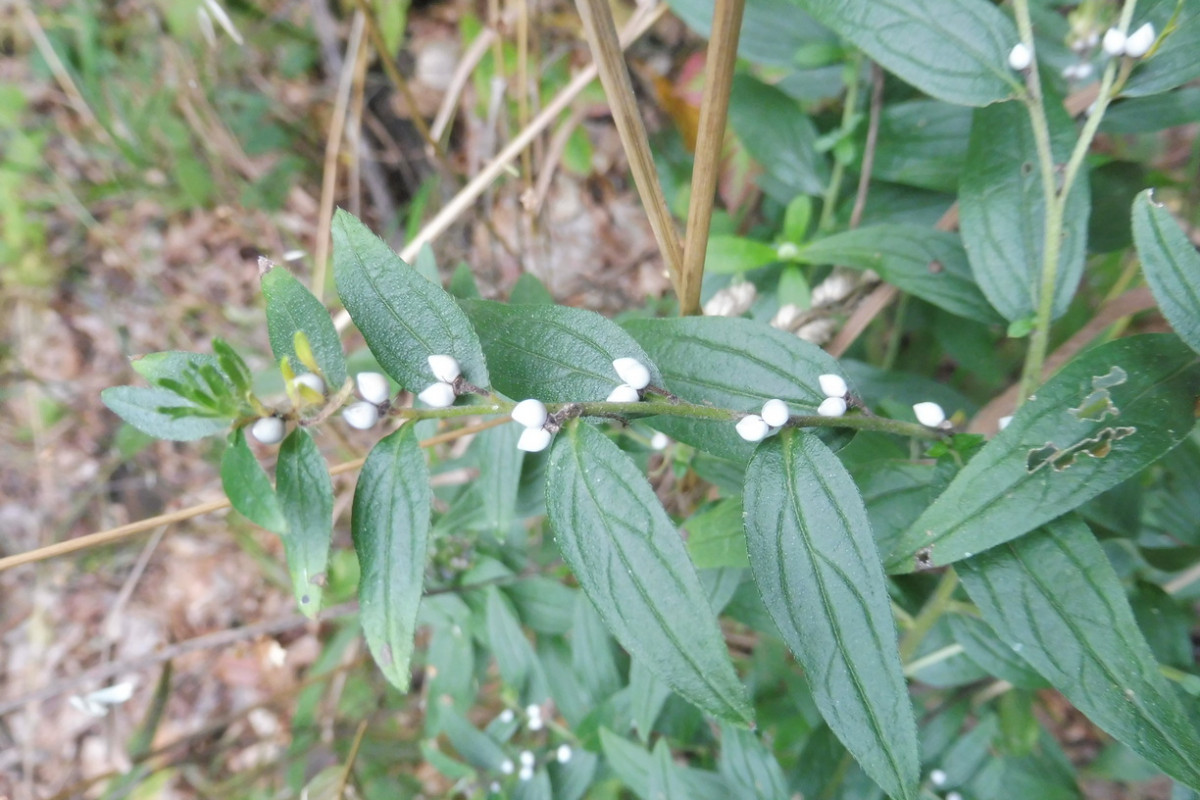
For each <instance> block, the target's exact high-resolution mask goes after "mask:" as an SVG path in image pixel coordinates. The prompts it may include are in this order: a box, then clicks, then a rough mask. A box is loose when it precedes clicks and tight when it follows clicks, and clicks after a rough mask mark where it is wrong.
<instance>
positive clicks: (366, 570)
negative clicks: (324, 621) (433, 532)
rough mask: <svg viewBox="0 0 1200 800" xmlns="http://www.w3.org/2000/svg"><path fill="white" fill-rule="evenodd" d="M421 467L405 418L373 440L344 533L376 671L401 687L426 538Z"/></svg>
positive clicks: (425, 479) (424, 470)
mask: <svg viewBox="0 0 1200 800" xmlns="http://www.w3.org/2000/svg"><path fill="white" fill-rule="evenodd" d="M432 499H433V498H432V494H431V492H430V489H429V469H428V467H426V466H425V455H424V453H422V452H421V447H420V445H419V444H417V436H416V432H415V428H414V427H413V425H412V424H408V425H405V426H403V427H401V428H400V429H399V430H398V431H396V432H395V433H392V434H389V435H388V436H386V437H384V438H383V439H381V440H380V441H379V442H378V443H377V444H376V445H375V446H374V447H373V448H371V452H370V453H369V454H368V455H367V460H366V462H365V463H364V464H363V468H362V474H361V475H359V478H358V486H357V487H356V488H355V490H354V510H353V514H352V516H351V520H350V534H351V536H352V537H353V539H354V552H355V553H357V554H358V563H359V566H360V567H361V569H362V575H361V577H360V578H359V583H358V606H359V618H360V619H361V621H362V627H363V635H364V636H365V637H366V640H367V646H368V647H369V648H370V650H371V655H372V657H373V658H374V659H375V663H376V664H378V665H379V669H380V671H381V672H383V674H384V677H386V678H387V679H388V681H389V682H390V683H391V684H392V685H393V686H395V687H396V688H397V689H399V690H400V691H402V692H403V691H407V690H408V683H409V660H410V658H411V657H412V649H413V636H414V635H415V634H416V627H417V610H418V608H419V606H420V603H421V593H422V590H423V588H424V585H425V552H426V549H427V547H428V542H429V508H430V503H431V502H432Z"/></svg>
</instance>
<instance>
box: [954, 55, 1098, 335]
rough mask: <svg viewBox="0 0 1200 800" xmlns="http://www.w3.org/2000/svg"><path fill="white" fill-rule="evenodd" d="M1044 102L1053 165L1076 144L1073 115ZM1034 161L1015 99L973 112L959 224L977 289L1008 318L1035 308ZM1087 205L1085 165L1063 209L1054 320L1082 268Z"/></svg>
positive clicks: (1040, 202) (1039, 230)
mask: <svg viewBox="0 0 1200 800" xmlns="http://www.w3.org/2000/svg"><path fill="white" fill-rule="evenodd" d="M1013 41H1016V40H1015V39H1014V40H1013ZM1045 106H1046V116H1047V121H1048V122H1049V125H1050V149H1051V152H1052V153H1053V155H1054V159H1055V162H1056V163H1059V164H1062V163H1066V161H1067V159H1068V158H1069V157H1070V155H1071V150H1072V149H1073V148H1074V145H1075V137H1076V133H1075V121H1074V120H1072V119H1071V117H1070V116H1068V115H1067V112H1066V111H1065V110H1063V107H1062V104H1061V103H1059V102H1058V100H1057V99H1056V98H1054V97H1048V98H1047V101H1046V103H1045ZM1037 165H1038V157H1037V147H1036V145H1035V143H1034V138H1033V128H1032V127H1031V124H1030V121H1029V114H1028V112H1027V111H1026V108H1025V106H1024V105H1023V104H1022V103H1020V102H1018V101H1014V102H1011V103H999V104H997V105H994V106H989V107H987V108H981V109H977V110H976V111H975V119H974V121H973V123H972V124H971V141H970V144H969V145H968V147H967V164H966V169H965V170H964V171H963V176H962V182H961V184H960V186H959V193H958V202H959V219H960V227H961V230H962V237H963V244H964V245H966V248H967V252H968V253H969V254H970V257H971V269H972V270H973V271H974V273H975V279H976V280H977V281H978V282H979V288H980V289H982V290H983V293H984V294H985V295H987V298H988V300H990V301H991V303H992V305H993V306H995V307H996V310H998V311H999V312H1000V313H1001V314H1002V315H1004V318H1005V319H1008V320H1010V321H1012V320H1018V319H1021V318H1023V317H1030V316H1033V315H1034V314H1035V313H1036V311H1037V307H1038V294H1039V287H1040V285H1041V274H1042V252H1043V250H1044V249H1045V248H1044V245H1045V220H1046V197H1045V195H1044V193H1043V192H1042V178H1041V171H1040V170H1039V168H1038V166H1037ZM1090 207H1091V195H1090V192H1089V191H1088V179H1087V171H1086V168H1085V169H1081V170H1080V172H1079V175H1078V177H1077V178H1076V180H1075V183H1074V185H1073V186H1072V187H1071V193H1070V195H1069V196H1068V197H1067V203H1066V208H1065V210H1064V214H1063V238H1062V249H1061V252H1060V253H1059V262H1058V273H1057V276H1056V280H1055V284H1054V317H1055V318H1057V317H1059V316H1061V315H1062V314H1063V312H1065V311H1066V310H1067V306H1068V305H1069V304H1070V302H1071V298H1072V297H1073V296H1074V294H1075V287H1076V286H1077V285H1078V284H1079V277H1080V275H1081V274H1082V273H1083V259H1084V256H1085V255H1086V253H1087V225H1088V214H1089V209H1090Z"/></svg>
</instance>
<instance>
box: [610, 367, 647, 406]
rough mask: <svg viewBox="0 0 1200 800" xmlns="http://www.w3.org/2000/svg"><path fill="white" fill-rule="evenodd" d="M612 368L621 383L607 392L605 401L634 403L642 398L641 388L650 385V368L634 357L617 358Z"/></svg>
mask: <svg viewBox="0 0 1200 800" xmlns="http://www.w3.org/2000/svg"><path fill="white" fill-rule="evenodd" d="M612 365H613V369H614V370H616V372H617V377H618V378H620V379H621V381H622V383H621V385H619V386H618V387H617V388H615V389H613V390H612V391H611V392H609V393H608V397H607V398H606V402H609V403H636V402H638V401H639V400H641V399H642V389H645V388H646V387H647V386H649V385H650V370H649V369H647V368H646V365H645V364H643V363H642V362H640V361H638V360H637V359H636V358H618V359H615V360H614V361H613V362H612Z"/></svg>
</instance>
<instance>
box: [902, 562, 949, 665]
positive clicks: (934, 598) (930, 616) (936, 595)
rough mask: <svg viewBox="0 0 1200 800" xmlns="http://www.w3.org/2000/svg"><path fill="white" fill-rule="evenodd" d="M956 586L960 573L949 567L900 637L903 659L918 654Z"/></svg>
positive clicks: (943, 611)
mask: <svg viewBox="0 0 1200 800" xmlns="http://www.w3.org/2000/svg"><path fill="white" fill-rule="evenodd" d="M956 588H958V573H957V572H955V571H954V570H953V569H947V570H946V571H945V572H943V573H942V579H941V581H940V582H939V583H938V585H937V588H936V589H934V590H933V594H932V595H930V596H929V599H928V600H927V601H925V605H924V606H923V607H922V608H921V611H920V613H918V614H917V616H916V618H914V619H913V623H912V627H910V628H909V629H908V631H907V632H905V634H904V637H903V638H901V639H900V660H901V661H908V660H909V659H911V658H912V657H913V656H914V655H915V654H916V652H917V648H919V647H920V646H921V642H922V641H924V640H925V636H926V635H927V634H928V633H929V631H930V630H931V629H932V628H933V626H934V625H935V624H937V621H938V620H939V619H941V617H942V615H943V614H944V613H946V608H947V606H948V605H949V604H950V600H951V598H952V597H953V596H954V590H955V589H956Z"/></svg>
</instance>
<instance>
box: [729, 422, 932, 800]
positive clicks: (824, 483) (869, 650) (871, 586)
mask: <svg viewBox="0 0 1200 800" xmlns="http://www.w3.org/2000/svg"><path fill="white" fill-rule="evenodd" d="M744 502H745V506H746V549H747V550H748V552H749V554H750V570H751V572H752V573H753V574H754V580H755V583H756V584H758V590H759V592H760V594H761V595H762V599H763V603H764V604H765V605H766V607H767V611H768V612H769V613H770V614H771V618H772V619H773V620H774V621H775V625H776V626H777V627H778V628H779V631H780V633H781V634H782V635H783V640H784V641H785V642H786V643H787V645H788V647H789V648H790V649H791V651H792V652H793V653H795V655H796V658H797V660H799V661H800V663H801V664H802V665H803V666H804V671H805V675H806V676H807V678H808V684H809V686H810V687H811V688H812V692H813V698H814V699H815V700H816V704H817V708H818V709H820V711H821V715H822V716H823V717H824V718H825V721H826V722H827V723H828V724H829V727H830V728H831V729H833V731H834V733H836V734H837V736H838V738H839V739H841V741H842V743H843V744H845V745H846V749H848V750H849V751H850V752H851V753H852V754H853V755H854V757H855V759H857V760H858V762H859V764H861V765H862V767H863V769H864V770H865V771H866V773H867V774H868V775H870V776H871V777H872V778H873V779H874V780H875V781H876V782H877V783H879V785H880V786H882V787H883V789H884V791H885V792H887V793H888V794H889V795H891V796H892V797H900V798H915V797H916V796H917V784H918V781H919V777H920V775H919V762H918V758H917V729H916V724H915V722H914V721H913V711H912V705H911V703H910V702H909V699H908V690H907V687H906V686H905V683H904V675H903V673H902V671H901V666H900V654H899V651H898V650H897V647H896V629H895V626H894V624H893V622H892V610H891V604H890V602H889V601H888V593H887V583H886V579H885V577H884V574H883V570H882V569H881V568H880V566H879V556H878V554H877V553H876V551H875V543H874V541H873V540H872V538H871V529H870V526H869V523H868V522H867V512H866V509H865V508H864V507H863V504H862V499H861V498H860V497H859V496H858V490H857V489H856V488H855V486H854V481H853V479H851V477H850V475H849V473H847V472H846V469H845V467H843V466H842V464H841V462H840V461H838V459H837V456H835V455H834V454H833V452H832V451H830V449H829V448H828V447H826V446H825V445H824V444H822V443H821V441H820V440H818V439H817V438H816V437H815V436H813V435H812V434H809V433H805V432H802V431H784V432H783V433H782V434H780V435H779V436H776V437H774V438H772V439H769V440H767V441H766V442H764V443H763V444H761V445H759V447H758V450H757V451H756V452H755V454H754V457H753V458H752V459H751V460H750V465H749V466H748V467H747V468H746V495H745V500H744Z"/></svg>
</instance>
